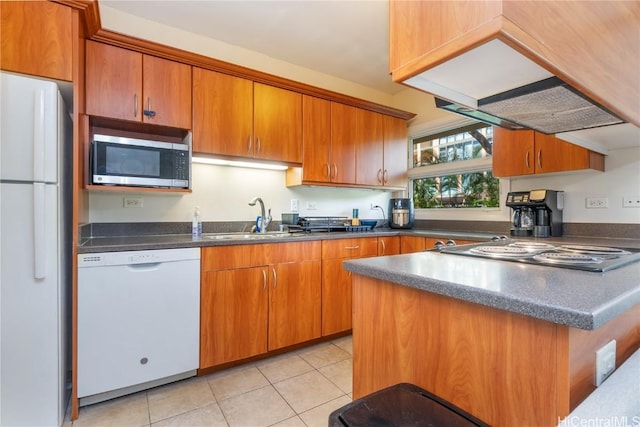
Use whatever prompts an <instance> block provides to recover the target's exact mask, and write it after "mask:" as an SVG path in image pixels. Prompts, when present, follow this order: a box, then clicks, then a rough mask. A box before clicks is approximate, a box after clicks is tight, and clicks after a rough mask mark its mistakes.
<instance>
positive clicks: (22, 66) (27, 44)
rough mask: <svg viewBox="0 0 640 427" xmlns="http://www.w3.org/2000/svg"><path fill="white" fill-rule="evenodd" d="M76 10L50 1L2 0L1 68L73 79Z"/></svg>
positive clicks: (0, 12) (0, 3)
mask: <svg viewBox="0 0 640 427" xmlns="http://www.w3.org/2000/svg"><path fill="white" fill-rule="evenodd" d="M72 25H73V23H72V11H71V8H70V7H67V6H63V5H61V4H58V3H53V2H49V1H2V2H0V68H1V69H3V70H6V71H13V72H16V73H22V74H29V75H33V76H40V77H47V78H51V79H56V80H65V81H72V80H73V75H72V66H73V64H72V51H73V49H72V29H73V27H72Z"/></svg>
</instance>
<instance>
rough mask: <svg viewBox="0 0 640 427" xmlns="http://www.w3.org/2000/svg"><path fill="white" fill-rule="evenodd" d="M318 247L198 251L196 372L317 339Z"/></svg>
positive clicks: (292, 245)
mask: <svg viewBox="0 0 640 427" xmlns="http://www.w3.org/2000/svg"><path fill="white" fill-rule="evenodd" d="M320 254H321V242H320V241H315V242H296V243H273V244H255V245H238V246H217V247H208V248H203V249H202V268H201V270H202V279H201V280H202V282H201V298H200V301H201V302H200V369H207V368H211V367H214V366H217V365H222V364H225V363H230V362H235V361H238V360H242V359H246V358H250V357H253V356H258V355H261V354H265V353H267V352H269V351H273V350H277V349H280V348H284V347H288V346H291V345H295V344H299V343H302V342H306V341H310V340H313V339H315V338H319V337H320V333H321V305H320V304H321V296H320V292H321V281H320V280H321V274H320V270H321V261H320Z"/></svg>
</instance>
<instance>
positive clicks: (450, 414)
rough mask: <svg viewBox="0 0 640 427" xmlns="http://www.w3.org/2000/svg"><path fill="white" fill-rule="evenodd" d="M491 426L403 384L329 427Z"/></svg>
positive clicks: (353, 407)
mask: <svg viewBox="0 0 640 427" xmlns="http://www.w3.org/2000/svg"><path fill="white" fill-rule="evenodd" d="M383 426H384V427H392V426H393V427H409V426H415V427H420V426H425V427H426V426H430V427H431V426H433V427H438V426H443V427H471V426H488V424H486V423H484V422H482V421H480V420H479V419H477V418H476V417H474V416H472V415H470V414H468V413H466V412H465V411H463V410H462V409H460V408H457V407H456V406H454V405H452V404H451V403H449V402H447V401H445V400H443V399H441V398H439V397H438V396H435V395H433V394H431V393H429V392H428V391H426V390H423V389H421V388H420V387H418V386H416V385H414V384H409V383H401V384H396V385H394V386H391V387H387V388H385V389H382V390H380V391H377V392H375V393H372V394H370V395H368V396H364V397H362V398H360V399H358V400H354V401H353V402H351V403H349V404H348V405H345V406H343V407H342V408H339V409H336V410H335V411H333V412H332V413H331V415H330V416H329V427H383Z"/></svg>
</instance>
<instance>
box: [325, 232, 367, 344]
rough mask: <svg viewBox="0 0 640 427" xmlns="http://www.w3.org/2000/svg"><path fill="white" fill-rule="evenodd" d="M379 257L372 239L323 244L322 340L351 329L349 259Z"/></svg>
mask: <svg viewBox="0 0 640 427" xmlns="http://www.w3.org/2000/svg"><path fill="white" fill-rule="evenodd" d="M377 254H378V239H377V238H375V237H365V238H355V239H339V240H324V241H322V336H326V335H332V334H336V333H338V332H344V331H348V330H350V329H351V317H352V313H351V282H352V277H351V272H350V271H346V270H345V269H344V268H343V267H342V263H343V262H344V261H345V260H348V259H354V258H365V257H371V256H376V255H377Z"/></svg>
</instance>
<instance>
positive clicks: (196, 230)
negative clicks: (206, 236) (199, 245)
mask: <svg viewBox="0 0 640 427" xmlns="http://www.w3.org/2000/svg"><path fill="white" fill-rule="evenodd" d="M191 235H192V237H193V238H194V239H199V238H200V237H202V219H201V217H200V208H199V207H197V206H196V208H195V209H194V211H193V220H192V221H191Z"/></svg>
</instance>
